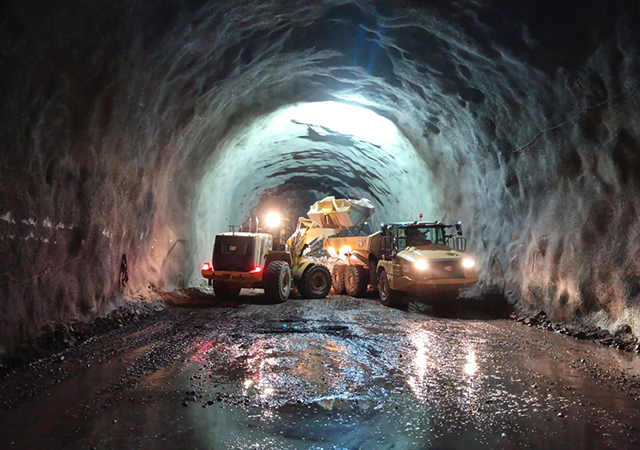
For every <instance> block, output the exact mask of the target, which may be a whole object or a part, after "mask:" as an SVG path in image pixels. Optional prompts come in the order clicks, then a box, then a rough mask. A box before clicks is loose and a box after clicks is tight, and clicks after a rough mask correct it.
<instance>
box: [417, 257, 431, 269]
mask: <svg viewBox="0 0 640 450" xmlns="http://www.w3.org/2000/svg"><path fill="white" fill-rule="evenodd" d="M413 267H415V268H416V269H418V270H427V267H429V264H428V263H427V262H426V261H425V260H424V259H421V260H419V261H416V262H414V263H413Z"/></svg>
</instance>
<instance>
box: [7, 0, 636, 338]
mask: <svg viewBox="0 0 640 450" xmlns="http://www.w3.org/2000/svg"><path fill="white" fill-rule="evenodd" d="M0 11H1V14H0V17H2V19H1V20H2V22H1V24H0V81H1V82H0V149H1V156H0V170H1V172H0V177H1V178H0V186H1V192H2V196H1V197H0V251H1V252H2V258H1V265H2V271H1V272H0V277H1V278H0V283H1V284H0V289H1V295H2V302H1V303H0V322H1V323H0V325H1V327H2V330H3V331H2V333H1V334H0V345H3V346H5V347H9V348H10V347H12V346H15V345H16V343H17V342H19V341H20V340H21V339H23V338H25V337H27V336H30V335H33V334H35V333H37V332H38V330H39V329H40V328H41V327H42V326H43V325H45V324H47V323H50V322H53V321H68V320H72V319H87V318H90V317H93V316H95V315H97V314H101V313H104V312H107V311H108V310H110V309H112V308H113V307H115V306H116V305H117V304H119V302H121V301H122V299H123V298H132V296H134V295H135V294H137V293H140V292H141V291H143V290H144V289H148V288H149V286H156V287H158V288H171V287H174V286H178V285H185V284H189V283H190V282H192V281H193V280H192V277H191V275H192V274H193V273H194V268H196V269H197V264H198V263H199V261H201V259H202V255H207V254H208V252H209V251H210V249H209V248H208V247H209V246H210V242H207V241H209V240H210V236H212V235H213V233H215V232H216V231H220V228H223V229H224V228H225V225H226V222H227V219H228V220H230V221H232V220H236V221H237V220H243V219H245V218H246V217H241V216H242V215H243V214H246V215H248V214H249V212H250V211H253V210H256V208H257V209H258V210H259V209H260V206H261V204H262V203H261V202H264V201H267V200H268V201H273V202H276V203H277V202H278V201H284V200H285V199H288V200H290V202H291V201H292V202H293V203H295V204H293V205H292V204H289V206H290V207H291V208H292V209H293V210H299V209H301V208H303V206H306V204H303V203H304V202H306V201H308V199H309V198H313V197H316V194H317V196H318V197H319V196H322V195H325V194H336V195H354V194H355V195H359V194H361V195H362V196H367V197H369V198H372V199H375V201H376V203H377V206H378V208H379V215H380V216H381V217H380V218H381V219H393V220H399V219H405V217H386V215H389V216H390V215H394V214H404V215H407V216H408V215H411V216H412V217H413V216H414V215H415V214H416V213H417V212H418V211H417V210H418V209H419V208H420V209H422V208H424V209H425V210H426V212H427V213H429V214H434V215H440V217H441V218H444V219H446V220H452V219H460V220H462V221H463V222H465V223H466V224H467V233H468V237H469V241H470V244H471V245H470V246H471V248H472V250H473V251H474V252H475V253H476V255H477V257H478V260H479V265H480V268H481V269H482V275H483V283H482V284H481V286H479V289H480V290H483V291H486V290H488V289H495V288H497V289H499V290H502V291H504V292H505V293H506V294H507V295H508V296H509V297H510V298H512V299H513V300H514V301H517V302H518V304H519V305H521V306H522V307H525V308H527V307H528V308H531V309H544V310H545V311H546V312H547V313H548V314H549V315H550V317H552V318H553V319H554V320H564V321H572V320H580V321H587V322H591V323H592V324H599V325H602V326H604V327H607V328H609V329H611V330H613V329H614V328H615V327H616V326H617V325H618V324H619V323H622V322H624V323H628V324H630V325H631V327H632V328H633V329H634V330H635V331H636V332H637V330H640V312H639V306H638V295H639V293H640V290H639V284H638V273H639V267H638V265H639V263H638V260H639V258H638V253H639V252H640V245H639V244H638V242H639V236H638V234H639V232H638V230H639V229H640V228H639V227H638V224H639V220H638V217H639V212H638V211H639V210H640V209H639V208H640V204H638V190H639V189H640V182H639V181H640V175H639V174H638V168H639V167H638V166H639V165H640V159H638V155H637V153H638V149H639V146H640V144H639V142H640V136H639V133H640V125H639V122H638V117H639V116H640V96H638V87H639V84H640V81H639V80H640V77H639V76H638V74H639V73H640V36H639V33H638V28H637V23H638V20H639V19H640V11H639V5H638V3H637V2H624V1H620V2H603V1H580V2H578V1H571V2H546V1H542V2H513V1H507V0H494V1H490V0H487V1H478V0H458V1H431V2H415V1H386V0H385V1H364V0H362V1H354V2H351V1H340V0H325V1H320V0H319V1H317V2H313V3H312V4H308V3H307V2H292V1H285V2H283V1H275V0H273V1H254V2H250V1H241V0H234V1H229V2H221V1H216V2H213V1H211V2H207V1H205V0H190V1H185V0H174V1H165V2H153V1H138V2H110V1H106V0H102V1H100V0H96V1H93V2H90V4H89V5H88V4H87V2H85V1H80V0H67V1H64V2H63V1H58V2H38V1H24V2H3V3H2V6H0ZM316 101H337V102H349V103H351V104H353V105H359V106H365V107H367V108H369V109H371V110H372V111H374V112H376V113H378V114H380V115H381V116H384V117H386V118H388V119H390V120H391V121H392V122H394V123H395V124H396V125H397V127H398V130H399V131H398V132H399V133H400V134H399V135H400V138H399V140H398V142H399V143H398V142H396V143H392V144H389V146H386V147H385V146H380V145H378V146H376V145H377V144H376V143H375V142H371V141H367V138H366V136H364V135H363V136H360V137H357V136H354V135H351V134H349V133H341V132H339V131H336V130H332V129H327V128H326V127H323V126H322V124H318V123H311V124H310V123H304V122H300V123H292V122H289V123H288V124H287V125H286V127H285V128H286V130H284V129H281V128H278V127H275V126H272V125H273V122H271V120H272V119H273V120H275V119H274V118H275V117H276V116H277V114H278V112H282V111H285V110H286V108H288V107H290V106H292V105H304V104H305V103H306V102H316ZM283 108H285V109H283ZM283 126H284V125H283ZM365 134H366V133H365ZM247 142H250V143H252V147H251V148H248V147H243V143H247ZM261 143H262V144H264V145H257V144H261ZM253 145H257V146H256V147H255V148H254V147H253ZM243 148H244V149H243ZM385 149H386V150H385ZM389 149H391V150H389ZM407 158H414V159H412V160H411V161H413V162H412V163H410V164H405V166H406V167H402V168H401V166H402V163H398V164H394V161H405V162H406V161H407ZM225 161H226V162H225ZM229 163H233V164H235V165H236V168H234V169H233V170H231V169H229V168H228V165H227V164H229ZM238 167H241V168H244V171H242V170H239V169H238ZM224 180H226V181H224ZM222 181H224V182H222ZM212 186H216V189H215V191H212V190H211V187H212ZM407 189H409V190H410V192H407ZM296 199H297V200H296ZM233 205H241V206H240V208H235V207H234V206H233ZM233 211H235V213H232V212H233ZM238 211H241V212H238ZM229 214H231V215H233V214H235V215H236V216H234V217H229ZM223 216H224V217H223ZM203 228H207V230H206V231H204V230H203ZM203 247H204V248H203ZM123 254H126V255H127V262H128V269H129V277H130V279H129V282H128V284H127V285H126V287H123V286H122V285H121V283H120V266H121V258H122V255H123Z"/></svg>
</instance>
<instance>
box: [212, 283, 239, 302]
mask: <svg viewBox="0 0 640 450" xmlns="http://www.w3.org/2000/svg"><path fill="white" fill-rule="evenodd" d="M213 293H214V294H216V297H218V298H221V299H223V300H230V299H234V298H238V295H240V288H232V287H231V286H229V285H228V284H227V283H222V282H220V281H218V282H217V283H216V284H215V285H214V286H213Z"/></svg>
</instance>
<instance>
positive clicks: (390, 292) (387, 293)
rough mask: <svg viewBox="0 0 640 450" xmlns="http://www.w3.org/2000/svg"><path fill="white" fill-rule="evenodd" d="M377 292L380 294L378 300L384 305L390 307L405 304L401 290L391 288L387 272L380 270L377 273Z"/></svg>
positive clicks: (403, 305)
mask: <svg viewBox="0 0 640 450" xmlns="http://www.w3.org/2000/svg"><path fill="white" fill-rule="evenodd" d="M378 292H379V294H380V300H382V304H383V305H384V306H389V307H391V308H401V307H406V306H407V301H406V298H405V295H404V292H402V291H396V290H395V289H391V287H390V285H389V278H387V272H386V271H384V270H382V271H381V272H380V274H379V275H378Z"/></svg>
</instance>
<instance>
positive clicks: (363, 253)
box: [325, 221, 478, 305]
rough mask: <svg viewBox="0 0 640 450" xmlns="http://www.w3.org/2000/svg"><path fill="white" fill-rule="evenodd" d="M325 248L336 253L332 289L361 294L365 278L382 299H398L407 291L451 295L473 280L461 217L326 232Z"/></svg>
mask: <svg viewBox="0 0 640 450" xmlns="http://www.w3.org/2000/svg"><path fill="white" fill-rule="evenodd" d="M454 227H455V232H454V233H451V234H449V231H450V230H451V229H453V228H454ZM325 249H326V250H327V251H328V252H329V254H331V255H332V256H334V257H336V258H338V259H339V261H338V264H337V265H335V266H334V268H333V285H334V290H335V291H336V293H345V292H346V293H347V294H349V295H355V296H360V295H363V294H364V292H366V288H367V285H368V284H370V285H373V286H374V288H377V289H378V291H379V294H380V298H381V299H382V301H383V303H384V304H386V305H396V304H398V303H403V302H404V299H405V295H406V294H409V293H413V294H420V293H424V294H429V293H432V294H440V297H445V298H450V297H451V296H453V295H456V294H457V292H458V290H459V289H461V288H464V287H467V286H470V285H472V284H474V283H476V282H477V281H478V277H477V272H476V268H475V262H474V261H473V260H472V259H471V258H470V257H469V256H468V255H466V254H465V253H464V251H465V250H466V239H465V238H464V236H463V235H462V225H461V224H460V223H458V224H456V225H447V224H444V223H442V222H417V221H416V222H394V223H386V224H383V225H382V227H381V229H380V231H379V232H378V233H374V234H372V235H370V236H350V237H335V238H334V237H331V238H328V239H326V241H325ZM339 291H343V292H339Z"/></svg>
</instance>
